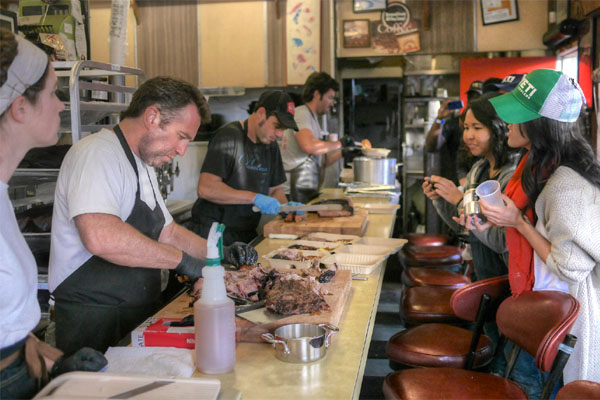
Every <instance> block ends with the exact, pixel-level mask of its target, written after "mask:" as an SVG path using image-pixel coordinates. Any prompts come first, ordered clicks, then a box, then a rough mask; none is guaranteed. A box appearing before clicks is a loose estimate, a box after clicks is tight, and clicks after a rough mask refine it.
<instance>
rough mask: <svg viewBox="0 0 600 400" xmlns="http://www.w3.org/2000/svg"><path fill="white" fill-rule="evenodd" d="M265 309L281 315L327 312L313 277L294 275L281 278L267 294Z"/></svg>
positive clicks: (318, 286)
mask: <svg viewBox="0 0 600 400" xmlns="http://www.w3.org/2000/svg"><path fill="white" fill-rule="evenodd" d="M265 307H267V308H268V309H271V310H273V311H275V312H276V313H278V314H281V315H297V314H308V313H313V312H316V311H322V310H323V311H329V309H330V307H329V304H327V302H326V301H325V298H324V297H323V293H322V290H321V284H320V283H319V282H317V281H316V280H315V278H314V277H312V276H309V277H307V278H302V277H300V276H299V275H296V274H287V275H283V276H281V277H280V278H279V279H278V280H277V282H276V283H275V284H274V285H273V287H272V288H271V290H270V291H269V292H268V293H267V297H266V299H265Z"/></svg>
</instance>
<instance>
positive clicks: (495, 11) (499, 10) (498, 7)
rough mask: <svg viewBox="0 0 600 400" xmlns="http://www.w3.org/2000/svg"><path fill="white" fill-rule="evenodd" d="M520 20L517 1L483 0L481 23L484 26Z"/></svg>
mask: <svg viewBox="0 0 600 400" xmlns="http://www.w3.org/2000/svg"><path fill="white" fill-rule="evenodd" d="M518 19H519V9H518V7H517V0H481V21H482V23H483V25H491V24H499V23H501V22H510V21H517V20H518Z"/></svg>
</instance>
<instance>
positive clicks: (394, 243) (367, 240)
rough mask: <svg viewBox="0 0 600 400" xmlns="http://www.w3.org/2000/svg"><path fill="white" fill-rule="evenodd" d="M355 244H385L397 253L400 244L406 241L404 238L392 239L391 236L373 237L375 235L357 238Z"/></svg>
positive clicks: (402, 244) (400, 246)
mask: <svg viewBox="0 0 600 400" xmlns="http://www.w3.org/2000/svg"><path fill="white" fill-rule="evenodd" d="M355 243H356V244H366V245H368V246H386V247H393V248H394V251H392V253H397V252H398V251H400V249H401V248H402V246H404V245H405V244H406V243H408V240H406V239H393V238H375V237H366V236H365V237H362V238H360V239H358V240H357V241H356V242H355Z"/></svg>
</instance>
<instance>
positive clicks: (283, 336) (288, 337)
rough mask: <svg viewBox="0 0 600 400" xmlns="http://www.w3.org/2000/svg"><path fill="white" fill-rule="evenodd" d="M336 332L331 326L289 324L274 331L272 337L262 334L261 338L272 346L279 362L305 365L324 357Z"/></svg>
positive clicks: (268, 334) (335, 328)
mask: <svg viewBox="0 0 600 400" xmlns="http://www.w3.org/2000/svg"><path fill="white" fill-rule="evenodd" d="M338 331H339V329H338V328H337V327H336V326H333V325H331V324H319V325H315V324H290V325H284V326H281V327H279V328H277V329H275V333H274V335H273V334H271V333H263V334H262V338H263V340H264V341H266V342H269V343H272V344H273V347H274V348H275V357H277V358H278V359H280V360H281V361H285V362H290V363H307V362H312V361H317V360H320V359H321V358H323V357H325V354H326V353H327V348H328V347H329V345H330V344H331V341H330V338H331V335H333V334H334V333H336V332H338Z"/></svg>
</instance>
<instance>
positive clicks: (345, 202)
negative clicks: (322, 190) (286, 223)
mask: <svg viewBox="0 0 600 400" xmlns="http://www.w3.org/2000/svg"><path fill="white" fill-rule="evenodd" d="M312 204H313V205H316V204H341V205H342V207H343V209H341V210H321V211H318V214H319V217H350V216H352V215H354V203H352V199H350V198H349V197H343V198H339V199H324V200H319V201H317V202H316V203H312Z"/></svg>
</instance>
